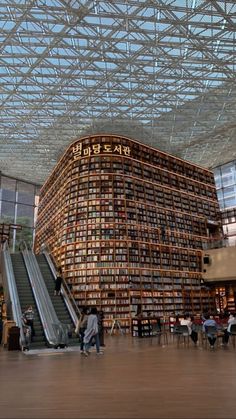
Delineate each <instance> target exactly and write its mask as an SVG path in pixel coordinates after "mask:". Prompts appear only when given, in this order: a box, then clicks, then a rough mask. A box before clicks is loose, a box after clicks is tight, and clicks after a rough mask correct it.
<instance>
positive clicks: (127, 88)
mask: <svg viewBox="0 0 236 419" xmlns="http://www.w3.org/2000/svg"><path fill="white" fill-rule="evenodd" d="M111 3H112V4H111ZM0 14H1V16H2V17H1V27H2V31H1V33H0V45H1V47H0V50H1V56H0V76H1V78H0V99H1V107H0V110H1V113H0V145H1V148H0V170H2V172H3V173H5V174H9V175H12V176H16V177H19V178H22V179H25V180H30V181H34V182H36V183H42V182H43V181H44V180H45V178H46V177H47V176H48V175H49V173H50V172H51V170H52V168H53V167H54V165H55V163H56V161H57V159H58V158H59V157H60V155H61V153H62V152H63V151H64V149H65V148H66V147H67V145H68V144H69V143H70V142H71V141H72V140H73V139H75V138H77V137H79V136H80V135H81V134H82V133H89V132H94V128H95V127H97V129H98V130H99V126H100V130H101V126H103V127H106V130H108V129H109V130H110V131H114V130H115V131H116V132H118V131H119V130H120V133H122V134H128V132H127V126H129V127H130V126H132V123H133V127H134V129H133V133H134V132H139V135H138V139H140V140H143V141H145V142H147V143H149V144H152V145H154V146H156V147H158V148H161V149H163V150H166V151H168V152H171V153H172V154H177V155H179V156H181V157H184V158H186V159H189V160H191V161H193V162H196V163H198V164H203V165H206V166H214V165H216V164H218V163H222V162H224V161H227V160H229V159H232V158H234V157H236V154H235V152H236V141H235V129H234V118H235V116H234V115H235V99H234V98H235V95H234V93H235V28H236V25H235V23H236V4H235V2H234V1H214V0H213V1H201V0H192V1H191V0H176V1H173V0H171V1H169V0H168V1H167V0H166V1H161V0H159V1H150V0H149V1H142V2H140V1H132V2H127V1H122V0H119V1H118V0H117V1H114V2H110V1H81V2H79V1H67V2H66V1H60V0H54V1H52V0H44V1H42V0H37V1H23V0H16V1H13V0H8V1H7V0H4V1H3V2H2V3H1V5H0ZM126 121H129V122H128V124H127V122H126ZM138 125H139V126H140V127H141V129H139V130H138V129H136V127H137V126H138ZM118 127H119V129H118ZM129 131H132V130H129ZM142 134H143V137H142ZM131 135H132V132H131ZM132 136H133V137H134V135H132ZM136 138H137V137H136ZM222 150H223V152H222Z"/></svg>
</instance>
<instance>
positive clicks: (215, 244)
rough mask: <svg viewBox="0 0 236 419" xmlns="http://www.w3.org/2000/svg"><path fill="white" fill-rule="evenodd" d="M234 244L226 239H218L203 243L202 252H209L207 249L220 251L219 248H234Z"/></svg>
mask: <svg viewBox="0 0 236 419" xmlns="http://www.w3.org/2000/svg"><path fill="white" fill-rule="evenodd" d="M235 245H236V243H235V242H234V243H233V244H231V241H229V240H228V239H219V240H212V241H211V242H207V243H203V246H202V248H203V250H209V249H220V248H221V247H229V246H235Z"/></svg>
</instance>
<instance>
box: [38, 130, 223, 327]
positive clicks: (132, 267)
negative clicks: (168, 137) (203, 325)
mask: <svg viewBox="0 0 236 419" xmlns="http://www.w3.org/2000/svg"><path fill="white" fill-rule="evenodd" d="M220 230H221V225H220V215H219V206H218V202H217V196H216V190H215V184H214V177H213V173H212V172H211V171H208V170H206V169H203V168H201V167H198V166H195V165H193V164H190V163H188V162H185V161H183V160H181V159H178V158H176V157H173V156H171V155H168V154H165V153H163V152H160V151H158V150H157V149H154V148H151V147H149V146H146V145H144V144H142V143H139V142H137V141H134V140H130V139H128V138H125V137H119V136H114V135H96V136H92V137H85V138H82V139H80V140H78V141H76V142H74V143H73V144H72V145H71V146H70V147H69V148H68V149H67V151H66V152H65V153H64V155H63V156H62V158H61V159H60V161H59V162H58V164H57V166H56V167H55V169H54V171H53V173H52V174H51V176H50V177H49V179H48V180H47V181H46V183H45V185H44V186H43V187H42V190H41V195H40V203H39V209H38V221H37V228H36V239H35V250H36V252H37V251H39V249H40V247H41V245H42V244H43V243H47V244H48V245H49V246H50V248H51V249H52V253H53V256H54V258H55V260H56V262H57V264H58V265H60V266H62V269H63V271H64V276H65V278H66V280H67V282H68V283H69V284H71V287H72V290H73V293H74V296H75V298H76V299H77V301H78V304H79V306H83V305H87V306H92V305H96V306H97V307H98V309H102V310H103V312H104V317H105V326H107V327H110V326H111V324H112V322H113V320H114V319H118V320H119V321H120V323H121V325H122V326H123V327H127V329H128V328H129V327H130V319H131V317H133V316H134V315H135V313H136V312H137V310H139V311H140V310H141V313H142V315H143V316H144V317H145V316H148V315H150V316H160V317H163V316H166V317H168V316H169V315H171V314H173V313H175V314H178V313H182V312H183V311H189V312H191V313H199V312H202V311H204V310H206V309H213V308H214V299H213V298H212V295H211V293H210V291H209V290H206V289H204V288H203V287H201V279H202V275H201V272H202V266H201V259H202V252H201V249H202V246H203V243H204V244H205V243H206V242H207V241H209V240H210V239H211V236H212V237H213V236H214V235H217V234H219V232H220Z"/></svg>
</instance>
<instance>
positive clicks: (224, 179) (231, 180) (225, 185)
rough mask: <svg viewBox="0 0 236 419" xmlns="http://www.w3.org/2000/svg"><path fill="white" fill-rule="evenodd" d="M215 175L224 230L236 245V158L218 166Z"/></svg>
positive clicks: (229, 242) (230, 240)
mask: <svg viewBox="0 0 236 419" xmlns="http://www.w3.org/2000/svg"><path fill="white" fill-rule="evenodd" d="M214 176H215V183H216V190H217V196H218V201H219V204H220V209H221V210H222V215H223V224H224V225H223V231H224V234H225V236H227V238H228V244H229V245H235V244H236V219H235V217H234V216H232V214H233V215H234V214H235V211H234V210H233V209H236V160H234V161H231V162H229V163H226V164H224V165H222V166H218V167H216V168H215V169H214ZM229 210H230V211H229ZM231 210H232V211H231ZM231 212H232V214H231Z"/></svg>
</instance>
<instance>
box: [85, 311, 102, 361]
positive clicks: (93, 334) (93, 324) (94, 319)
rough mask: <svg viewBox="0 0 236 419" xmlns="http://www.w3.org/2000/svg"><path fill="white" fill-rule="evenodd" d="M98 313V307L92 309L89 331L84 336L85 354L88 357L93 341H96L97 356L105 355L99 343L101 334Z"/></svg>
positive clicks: (88, 324)
mask: <svg viewBox="0 0 236 419" xmlns="http://www.w3.org/2000/svg"><path fill="white" fill-rule="evenodd" d="M97 315H98V312H97V309H96V307H93V308H92V309H91V312H90V314H89V316H88V323H87V329H86V331H85V334H84V344H85V351H84V354H85V355H86V356H88V355H89V349H90V347H91V345H92V341H93V339H94V340H95V345H96V351H97V355H102V354H103V353H102V352H101V351H100V342H99V334H98V316H97Z"/></svg>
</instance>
